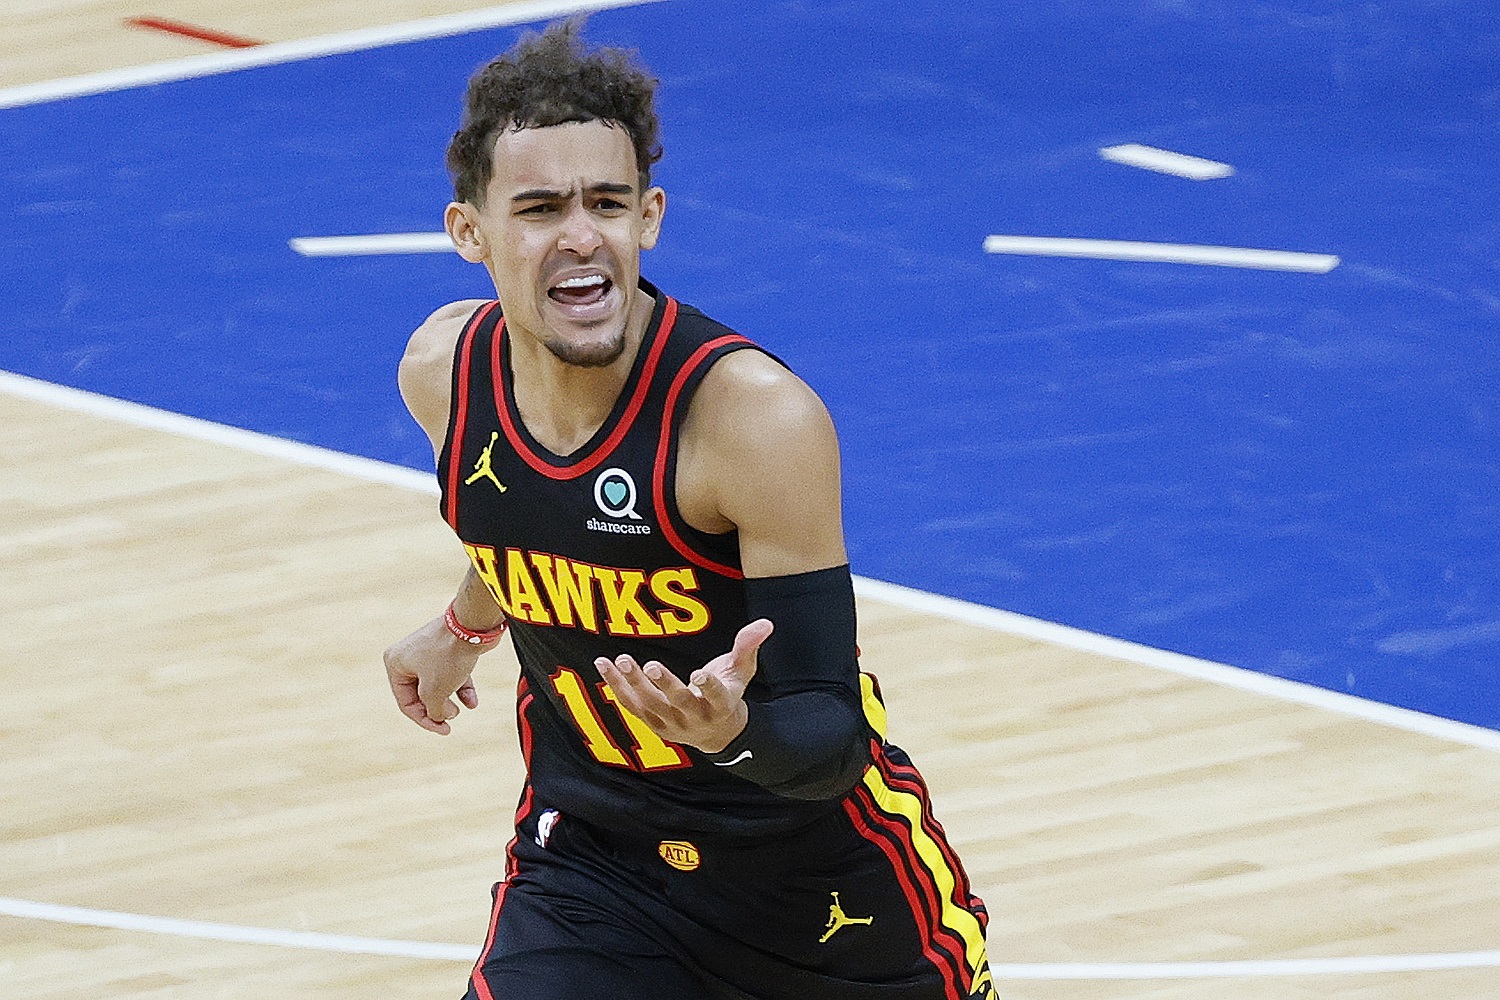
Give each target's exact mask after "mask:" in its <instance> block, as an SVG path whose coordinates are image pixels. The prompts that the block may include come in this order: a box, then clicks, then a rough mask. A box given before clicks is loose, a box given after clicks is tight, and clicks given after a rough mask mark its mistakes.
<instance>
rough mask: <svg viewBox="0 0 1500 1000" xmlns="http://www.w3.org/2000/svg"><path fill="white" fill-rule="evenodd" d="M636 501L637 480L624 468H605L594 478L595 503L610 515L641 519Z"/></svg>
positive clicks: (635, 519)
mask: <svg viewBox="0 0 1500 1000" xmlns="http://www.w3.org/2000/svg"><path fill="white" fill-rule="evenodd" d="M635 501H636V492H635V480H634V479H632V478H631V477H630V473H628V472H626V471H625V470H624V469H605V470H604V471H603V472H601V473H599V475H598V476H597V477H596V478H595V479H594V503H595V504H597V505H598V506H599V509H600V510H602V511H604V513H606V514H608V515H609V516H610V517H615V518H620V517H624V518H629V519H630V520H632V521H639V520H641V515H639V514H637V513H636V512H635Z"/></svg>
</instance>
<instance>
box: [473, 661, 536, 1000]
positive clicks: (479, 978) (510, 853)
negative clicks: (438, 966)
mask: <svg viewBox="0 0 1500 1000" xmlns="http://www.w3.org/2000/svg"><path fill="white" fill-rule="evenodd" d="M516 697H517V704H516V720H517V725H518V728H519V729H520V735H521V757H522V759H524V760H525V761H526V771H527V774H528V775H529V774H530V773H531V723H530V722H529V721H528V720H527V718H526V710H527V709H528V708H530V707H531V700H532V694H531V692H530V690H528V688H527V684H526V678H525V677H524V676H523V677H522V678H521V680H520V683H518V684H517V685H516ZM531 809H532V788H531V781H530V780H529V779H528V780H527V782H526V790H525V794H524V795H522V797H521V804H520V806H519V807H518V808H517V809H516V835H515V837H512V838H511V841H510V843H509V844H507V845H506V847H505V881H503V882H501V883H500V884H499V885H497V886H495V906H494V909H492V910H491V911H490V930H489V933H488V934H487V935H485V939H484V947H483V948H481V949H480V950H479V960H478V961H476V962H475V963H474V971H473V972H472V973H470V974H469V982H470V983H471V984H472V985H473V987H474V995H475V996H477V997H479V1000H495V994H494V993H493V992H492V991H491V990H490V984H489V983H488V982H487V981H486V980H485V978H484V963H485V962H487V961H488V960H489V957H490V952H491V951H492V950H494V947H495V934H496V933H497V932H498V931H499V929H500V909H501V907H503V906H504V905H505V890H506V889H507V888H508V887H509V886H510V880H511V879H513V878H515V876H516V872H517V870H518V866H517V862H516V841H517V840H518V839H520V836H521V832H520V831H521V821H522V820H523V819H525V818H526V817H527V816H529V815H531Z"/></svg>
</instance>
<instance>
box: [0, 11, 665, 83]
mask: <svg viewBox="0 0 1500 1000" xmlns="http://www.w3.org/2000/svg"><path fill="white" fill-rule="evenodd" d="M657 2H660V0H530V2H526V3H514V4H507V5H505V6H502V7H487V8H485V9H483V10H473V11H464V12H461V13H458V14H445V15H442V16H440V17H427V18H422V19H420V20H416V21H407V22H405V23H403V24H392V25H380V26H378V27H374V28H361V29H358V30H355V31H342V32H339V33H337V34H332V35H319V36H317V37H316V38H303V39H298V40H296V41H290V42H273V43H271V44H269V45H257V46H255V47H254V48H250V49H236V50H234V51H232V52H215V53H212V54H209V55H204V56H193V57H192V58H189V59H173V60H171V61H169V62H160V63H152V64H149V65H146V66H129V67H126V68H124V69H114V70H105V71H104V72H100V73H88V74H85V75H83V76H71V77H66V78H64V79H61V80H47V81H43V82H41V83H29V84H23V85H21V86H18V87H7V88H5V89H0V108H16V107H21V106H23V105H27V104H41V103H44V102H46V101H56V100H61V99H62V98H66V97H82V96H84V95H86V94H102V93H105V92H106V91H111V90H127V89H129V88H131V87H144V86H147V85H149V84H154V83H170V82H172V81H174V80H188V79H192V78H193V77H199V76H212V75H213V74H215V73H229V72H232V71H234V70H240V69H248V68H250V67H252V66H271V65H275V64H277V63H285V62H296V61H297V60H299V59H313V58H316V57H318V56H328V55H335V54H337V53H340V52H355V51H358V50H360V49H373V48H378V47H380V46H383V45H396V44H399V43H402V42H416V41H421V40H423V39H427V38H441V37H443V36H444V35H461V34H464V33H465V32H469V31H479V30H481V29H483V28H497V27H500V26H502V25H507V24H524V23H526V22H529V21H545V20H549V19H551V18H554V17H566V16H567V15H569V14H581V13H584V12H587V11H596V10H607V9H609V8H612V7H631V6H639V5H641V4H645V3H657Z"/></svg>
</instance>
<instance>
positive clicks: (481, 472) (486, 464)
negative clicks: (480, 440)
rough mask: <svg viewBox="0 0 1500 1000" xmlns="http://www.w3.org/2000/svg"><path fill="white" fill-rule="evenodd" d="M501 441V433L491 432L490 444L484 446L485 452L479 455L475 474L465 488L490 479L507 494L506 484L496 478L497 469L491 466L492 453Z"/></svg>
mask: <svg viewBox="0 0 1500 1000" xmlns="http://www.w3.org/2000/svg"><path fill="white" fill-rule="evenodd" d="M499 439H500V432H499V431H491V432H490V443H489V444H487V445H485V446H484V451H481V452H480V453H479V458H478V459H477V460H476V461H475V462H474V474H473V475H472V476H470V477H469V478H468V479H465V480H464V485H465V486H471V485H473V484H474V483H477V482H478V481H479V480H481V479H488V480H489V481H490V482H492V483H494V484H495V485H496V486H497V487H499V488H500V492H501V493H504V492H505V484H504V483H502V482H501V481H500V480H499V479H497V478H496V477H495V469H494V467H493V466H491V464H490V453H491V452H492V451H494V450H495V442H496V441H497V440H499Z"/></svg>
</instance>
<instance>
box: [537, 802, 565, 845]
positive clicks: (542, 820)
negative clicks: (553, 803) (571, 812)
mask: <svg viewBox="0 0 1500 1000" xmlns="http://www.w3.org/2000/svg"><path fill="white" fill-rule="evenodd" d="M561 817H562V813H560V812H558V811H557V810H556V809H546V810H543V812H542V814H541V815H540V816H538V817H537V818H536V836H535V837H534V838H533V839H534V840H535V841H536V846H538V847H546V846H547V841H548V840H550V839H551V838H552V828H553V827H555V826H557V821H558V819H560V818H561Z"/></svg>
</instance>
